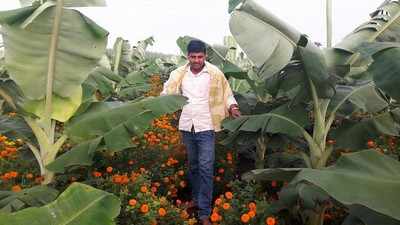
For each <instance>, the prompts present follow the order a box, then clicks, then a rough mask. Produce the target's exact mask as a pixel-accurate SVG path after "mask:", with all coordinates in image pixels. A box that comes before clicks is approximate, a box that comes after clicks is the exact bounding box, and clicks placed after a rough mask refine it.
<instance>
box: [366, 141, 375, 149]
mask: <svg viewBox="0 0 400 225" xmlns="http://www.w3.org/2000/svg"><path fill="white" fill-rule="evenodd" d="M367 146H368V148H375V146H376V144H375V142H374V141H373V140H368V141H367Z"/></svg>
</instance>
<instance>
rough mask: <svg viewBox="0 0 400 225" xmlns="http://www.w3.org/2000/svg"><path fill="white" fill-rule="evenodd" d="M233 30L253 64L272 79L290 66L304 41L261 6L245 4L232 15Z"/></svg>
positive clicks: (262, 73) (251, 3)
mask: <svg viewBox="0 0 400 225" xmlns="http://www.w3.org/2000/svg"><path fill="white" fill-rule="evenodd" d="M229 26H230V30H231V33H232V34H233V36H234V37H235V39H236V41H237V42H238V44H239V45H240V47H241V48H242V49H243V51H244V52H245V53H246V54H247V56H248V57H249V58H250V60H251V61H252V62H253V63H254V64H255V65H256V66H257V67H259V68H260V71H261V72H260V74H261V78H262V79H268V78H269V77H271V76H273V75H274V74H276V73H277V72H278V71H279V70H281V69H282V68H283V67H284V66H286V65H287V64H288V63H289V61H290V58H291V57H292V55H293V52H294V50H295V48H296V46H297V43H298V42H299V40H300V33H299V32H298V31H297V30H295V29H293V28H291V27H290V26H288V25H287V24H286V23H284V22H283V21H281V20H279V19H278V18H276V17H275V16H274V15H272V14H271V13H269V12H268V11H266V10H265V9H263V8H262V7H261V6H259V5H257V4H256V3H255V1H253V0H247V1H245V2H244V3H243V4H242V5H241V7H239V8H238V9H236V10H235V11H234V12H233V13H232V14H231V19H230V22H229Z"/></svg>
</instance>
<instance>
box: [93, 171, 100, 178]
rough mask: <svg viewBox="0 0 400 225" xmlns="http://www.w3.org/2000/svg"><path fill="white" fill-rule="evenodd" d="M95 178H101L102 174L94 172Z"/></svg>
mask: <svg viewBox="0 0 400 225" xmlns="http://www.w3.org/2000/svg"><path fill="white" fill-rule="evenodd" d="M93 176H94V177H101V173H100V172H98V171H94V172H93Z"/></svg>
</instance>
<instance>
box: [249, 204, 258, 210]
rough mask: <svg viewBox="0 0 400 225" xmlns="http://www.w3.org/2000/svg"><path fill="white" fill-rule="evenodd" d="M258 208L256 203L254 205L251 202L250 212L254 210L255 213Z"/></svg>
mask: <svg viewBox="0 0 400 225" xmlns="http://www.w3.org/2000/svg"><path fill="white" fill-rule="evenodd" d="M256 208H257V205H256V203H254V202H250V203H249V209H250V210H253V211H254V210H256Z"/></svg>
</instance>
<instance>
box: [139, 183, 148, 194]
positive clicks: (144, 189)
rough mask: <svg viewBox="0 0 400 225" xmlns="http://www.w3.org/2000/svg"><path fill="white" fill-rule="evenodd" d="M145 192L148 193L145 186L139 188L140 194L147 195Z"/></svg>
mask: <svg viewBox="0 0 400 225" xmlns="http://www.w3.org/2000/svg"><path fill="white" fill-rule="evenodd" d="M147 191H148V189H147V186H145V185H143V186H141V187H140V192H142V193H147Z"/></svg>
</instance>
